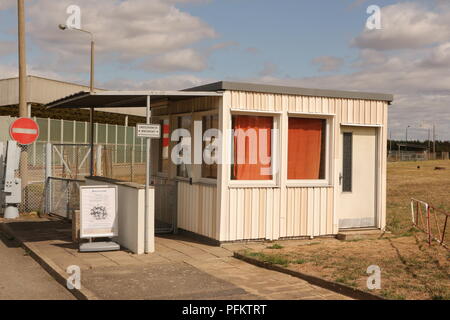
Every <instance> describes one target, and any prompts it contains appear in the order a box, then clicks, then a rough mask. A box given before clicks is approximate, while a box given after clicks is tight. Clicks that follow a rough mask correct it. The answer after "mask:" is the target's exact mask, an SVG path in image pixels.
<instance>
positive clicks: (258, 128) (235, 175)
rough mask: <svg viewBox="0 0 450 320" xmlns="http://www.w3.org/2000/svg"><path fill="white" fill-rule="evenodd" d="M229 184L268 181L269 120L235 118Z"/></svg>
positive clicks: (270, 173) (270, 178)
mask: <svg viewBox="0 0 450 320" xmlns="http://www.w3.org/2000/svg"><path fill="white" fill-rule="evenodd" d="M232 128H233V130H234V136H233V144H232V156H233V165H232V170H231V179H232V180H272V170H271V162H272V159H271V158H272V129H273V117H264V116H244V115H235V116H233V117H232Z"/></svg>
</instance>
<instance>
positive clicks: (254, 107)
mask: <svg viewBox="0 0 450 320" xmlns="http://www.w3.org/2000/svg"><path fill="white" fill-rule="evenodd" d="M169 109H170V113H169ZM211 110H218V112H219V121H220V123H221V125H222V126H223V128H221V129H222V130H223V129H229V128H230V122H231V121H230V119H231V112H234V111H241V112H247V111H256V112H266V113H269V114H273V116H274V117H279V125H280V129H281V132H282V135H281V138H280V139H281V146H280V154H281V160H282V161H280V174H279V178H278V180H277V184H276V185H275V186H264V187H261V186H258V187H257V186H251V185H249V186H236V185H233V184H232V182H231V181H230V178H229V177H230V166H229V165H219V166H218V170H219V172H218V179H217V185H216V184H207V183H201V181H200V179H198V173H199V170H198V169H199V168H194V170H193V172H195V173H194V179H193V183H192V185H191V184H190V183H189V182H187V181H183V180H178V205H177V208H178V209H177V219H178V221H177V225H178V228H181V229H185V230H188V231H191V232H194V233H197V234H200V235H203V236H206V237H209V238H213V239H216V240H220V241H234V240H244V239H279V238H289V237H302V236H320V235H331V234H336V233H337V231H338V229H337V228H338V227H337V221H338V217H337V214H338V213H336V212H335V208H336V201H338V195H337V194H338V192H337V191H336V189H335V187H334V186H336V185H338V170H336V166H337V163H338V161H339V159H340V155H339V146H338V138H339V135H340V127H341V125H369V126H376V127H378V128H379V130H378V134H379V139H378V140H379V150H381V151H380V152H379V176H378V179H379V181H380V183H379V189H378V193H379V200H378V215H379V217H378V218H379V222H378V223H379V227H381V228H382V227H384V225H385V201H386V197H385V192H386V176H385V172H386V138H387V127H386V124H387V102H382V101H371V100H356V99H355V100H352V99H341V98H336V99H334V98H323V97H306V96H293V95H281V94H267V93H252V92H237V91H226V92H225V93H224V96H223V98H222V99H220V98H195V99H190V100H183V101H178V102H171V103H170V108H166V107H162V108H156V109H155V110H154V112H153V115H155V116H156V117H155V119H160V118H161V117H164V116H167V115H169V114H170V121H171V126H173V125H174V121H175V117H176V114H189V113H191V114H192V115H193V116H194V119H197V120H198V119H201V116H200V114H201V112H205V111H211ZM230 111H231V112H230ZM291 113H292V114H302V113H305V114H313V115H323V116H324V117H327V118H328V119H329V120H330V121H329V123H330V129H329V135H330V141H329V150H330V152H331V154H330V155H329V158H330V164H329V175H330V180H329V182H330V183H329V184H328V185H320V186H303V185H301V186H300V185H292V184H290V182H289V181H287V179H286V177H287V168H286V165H285V163H286V159H287V147H286V145H287V143H286V140H287V129H286V128H287V121H288V117H289V114H291ZM194 143H195V142H194ZM173 146H174V144H173V143H171V148H172V147H173ZM230 150H231V149H230V146H227V145H226V144H223V146H222V153H223V154H224V155H226V154H227V153H229V152H230ZM154 156H155V154H154ZM155 160H156V159H155ZM154 163H156V162H154ZM194 167H195V166H194ZM174 173H175V166H174V165H173V164H171V165H170V173H169V177H168V178H169V179H175V176H174ZM154 174H157V173H156V171H154Z"/></svg>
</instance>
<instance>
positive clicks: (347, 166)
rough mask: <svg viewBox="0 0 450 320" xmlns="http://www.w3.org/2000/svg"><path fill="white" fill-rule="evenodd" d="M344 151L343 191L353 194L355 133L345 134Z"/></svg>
mask: <svg viewBox="0 0 450 320" xmlns="http://www.w3.org/2000/svg"><path fill="white" fill-rule="evenodd" d="M343 139H344V141H343V148H342V149H343V151H342V153H343V154H342V159H343V161H342V164H343V167H342V177H341V179H342V191H343V192H352V188H353V186H352V184H353V183H352V182H353V179H352V171H353V133H351V132H344V137H343Z"/></svg>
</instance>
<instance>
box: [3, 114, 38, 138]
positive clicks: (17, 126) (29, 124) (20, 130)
mask: <svg viewBox="0 0 450 320" xmlns="http://www.w3.org/2000/svg"><path fill="white" fill-rule="evenodd" d="M9 135H10V136H11V138H12V139H13V140H15V141H17V142H18V143H19V144H25V145H27V144H32V143H33V142H35V141H36V139H37V138H38V137H39V126H38V124H37V123H36V121H34V120H33V119H30V118H19V119H17V120H16V121H14V122H13V124H12V125H11V127H10V128H9Z"/></svg>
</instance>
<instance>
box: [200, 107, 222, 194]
mask: <svg viewBox="0 0 450 320" xmlns="http://www.w3.org/2000/svg"><path fill="white" fill-rule="evenodd" d="M197 114H198V116H200V117H201V119H202V131H203V117H207V116H215V115H217V118H218V121H217V123H218V125H219V128H216V129H217V130H220V122H219V121H220V114H219V112H218V111H217V110H208V111H202V112H197ZM222 143H223V141H222ZM219 147H221V146H219ZM204 151H205V150H204V149H203V133H202V164H201V165H200V170H199V177H198V182H199V183H201V184H205V185H217V180H218V179H219V163H217V178H204V177H203V167H202V166H203V152H204Z"/></svg>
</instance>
